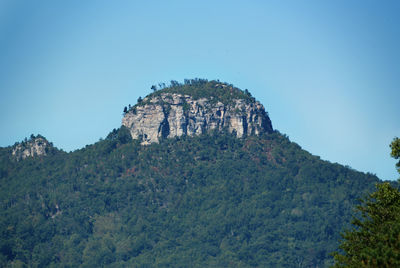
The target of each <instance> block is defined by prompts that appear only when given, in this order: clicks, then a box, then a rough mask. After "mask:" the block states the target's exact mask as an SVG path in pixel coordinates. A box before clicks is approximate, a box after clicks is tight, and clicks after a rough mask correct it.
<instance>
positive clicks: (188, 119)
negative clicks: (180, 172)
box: [122, 80, 272, 144]
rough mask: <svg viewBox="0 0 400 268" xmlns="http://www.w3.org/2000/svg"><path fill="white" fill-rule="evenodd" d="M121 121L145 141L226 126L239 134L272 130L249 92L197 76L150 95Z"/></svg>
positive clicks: (155, 140) (130, 110)
mask: <svg viewBox="0 0 400 268" xmlns="http://www.w3.org/2000/svg"><path fill="white" fill-rule="evenodd" d="M122 125H123V126H125V127H127V128H128V129H129V130H130V132H131V136H132V138H133V139H139V140H141V141H142V142H141V143H142V144H150V143H153V142H158V141H159V140H160V139H163V138H173V137H179V136H182V135H189V136H193V135H200V134H205V133H209V132H210V131H212V130H219V131H222V130H224V129H225V128H226V130H227V132H229V133H232V132H235V133H236V135H237V136H238V137H243V136H247V135H260V134H263V133H271V132H272V124H271V120H270V119H269V117H268V115H267V114H266V112H265V109H264V107H263V106H262V105H261V104H260V103H259V102H258V101H256V100H255V99H254V98H252V97H251V95H250V93H249V92H247V93H245V92H243V91H241V90H239V89H238V88H235V87H233V86H232V85H229V84H224V83H219V82H216V81H211V82H208V81H198V80H188V82H187V83H186V84H185V85H177V86H175V87H171V88H168V89H164V90H162V91H158V92H156V93H154V94H151V95H149V96H148V97H146V98H145V99H144V100H142V101H140V102H139V103H138V104H137V105H136V106H134V107H133V108H131V109H129V111H126V112H125V116H124V118H123V119H122Z"/></svg>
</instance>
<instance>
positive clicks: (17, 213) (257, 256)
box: [0, 127, 378, 267]
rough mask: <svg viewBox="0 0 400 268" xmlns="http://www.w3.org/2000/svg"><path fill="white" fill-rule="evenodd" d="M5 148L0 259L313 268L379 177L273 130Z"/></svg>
mask: <svg viewBox="0 0 400 268" xmlns="http://www.w3.org/2000/svg"><path fill="white" fill-rule="evenodd" d="M9 156H10V154H9V150H8V149H6V148H2V150H1V173H0V174H1V179H0V183H1V184H0V189H1V193H0V196H1V211H0V213H1V214H0V221H1V222H0V224H1V225H0V228H1V246H0V253H1V262H2V265H3V266H5V265H6V264H8V265H9V264H10V263H18V262H22V263H25V264H28V265H33V266H35V265H38V266H51V265H54V266H58V267H63V266H64V267H68V266H69V267H73V266H75V267H76V266H79V265H82V266H83V267H93V266H99V265H111V264H113V265H115V266H119V265H120V266H126V265H129V266H132V265H146V264H147V265H150V266H153V265H165V266H167V265H172V266H175V267H189V266H212V265H214V266H234V267H235V266H237V267H242V266H243V267H248V266H271V267H272V266H274V267H280V266H281V267H298V266H299V265H303V267H308V266H312V267H315V266H317V265H318V266H320V267H322V266H323V265H324V264H325V263H327V262H329V260H330V259H331V258H330V256H329V253H330V252H332V251H334V250H335V249H336V246H337V245H338V239H339V233H340V231H341V230H342V228H343V227H344V226H345V225H346V223H348V222H349V219H350V215H351V213H352V208H353V206H354V204H355V203H356V202H357V198H358V197H361V196H362V195H363V194H365V193H366V192H368V191H370V190H372V189H373V186H374V183H375V182H377V181H378V179H377V178H376V177H375V176H372V175H366V174H363V173H360V172H357V171H354V170H351V169H349V168H345V167H343V166H341V165H338V164H331V163H329V162H326V161H322V160H320V159H319V158H318V157H316V156H312V155H311V154H309V153H307V152H306V151H304V150H302V149H301V148H300V147H299V146H298V145H297V144H295V143H292V142H290V141H289V140H288V139H287V138H286V137H285V136H283V135H281V134H280V133H278V132H275V133H272V134H268V135H264V136H260V137H257V136H252V137H247V138H245V139H238V138H236V137H234V136H233V135H230V134H223V133H219V132H216V133H213V134H209V135H200V136H195V137H182V138H176V139H167V140H164V141H163V142H161V143H160V144H151V145H149V146H142V145H140V144H139V143H138V142H134V141H131V139H130V136H129V132H128V131H127V129H125V128H124V127H122V128H121V129H119V130H117V131H114V132H112V133H110V135H109V137H108V138H107V139H105V140H103V141H100V142H98V143H96V144H94V145H91V146H87V147H86V148H84V149H81V150H79V151H75V152H73V153H69V154H66V153H63V152H56V153H55V154H54V155H51V156H49V155H48V156H41V157H37V158H27V159H25V160H23V161H14V160H13V159H12V158H10V157H9Z"/></svg>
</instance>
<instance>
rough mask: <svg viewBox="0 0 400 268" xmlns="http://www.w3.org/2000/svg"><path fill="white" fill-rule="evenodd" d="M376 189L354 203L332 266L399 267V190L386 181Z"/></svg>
mask: <svg viewBox="0 0 400 268" xmlns="http://www.w3.org/2000/svg"><path fill="white" fill-rule="evenodd" d="M376 189H377V190H376V191H375V192H374V193H372V194H369V195H368V196H367V197H366V198H365V199H363V200H362V204H361V205H359V206H357V210H358V211H359V212H360V216H359V217H356V218H354V219H353V221H352V224H353V225H354V227H353V228H352V229H350V230H348V231H346V232H345V233H344V234H343V239H344V240H343V241H342V244H341V245H340V249H342V252H340V253H339V252H338V253H336V254H335V260H336V265H335V267H400V192H399V190H398V189H397V188H395V187H393V186H391V185H390V184H389V183H388V182H386V183H382V184H377V185H376Z"/></svg>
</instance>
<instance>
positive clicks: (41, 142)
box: [12, 136, 52, 160]
mask: <svg viewBox="0 0 400 268" xmlns="http://www.w3.org/2000/svg"><path fill="white" fill-rule="evenodd" d="M51 146H52V145H51V143H49V142H48V141H47V140H46V139H45V138H44V137H41V136H38V137H31V139H30V140H25V141H24V142H21V143H17V144H16V145H14V146H13V148H12V156H13V157H14V158H16V159H17V160H21V159H25V158H27V157H34V156H41V155H46V154H47V151H48V149H49V148H50V147H51Z"/></svg>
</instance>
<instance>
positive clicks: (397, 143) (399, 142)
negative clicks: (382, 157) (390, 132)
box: [390, 138, 400, 173]
mask: <svg viewBox="0 0 400 268" xmlns="http://www.w3.org/2000/svg"><path fill="white" fill-rule="evenodd" d="M390 149H392V151H391V153H390V155H391V156H392V157H393V158H394V159H399V158H400V139H399V138H394V139H393V141H392V143H391V144H390ZM396 168H397V171H398V172H399V173H400V160H399V161H398V162H397V163H396Z"/></svg>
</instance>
